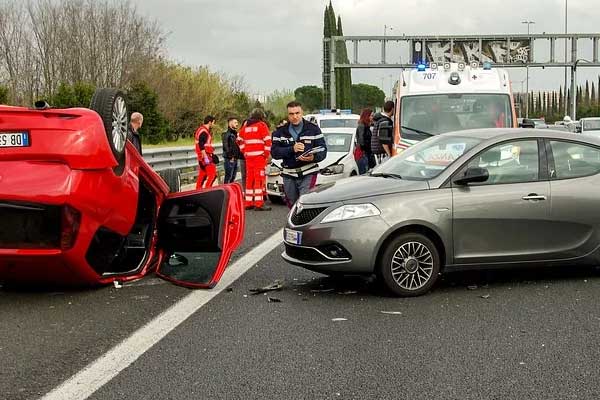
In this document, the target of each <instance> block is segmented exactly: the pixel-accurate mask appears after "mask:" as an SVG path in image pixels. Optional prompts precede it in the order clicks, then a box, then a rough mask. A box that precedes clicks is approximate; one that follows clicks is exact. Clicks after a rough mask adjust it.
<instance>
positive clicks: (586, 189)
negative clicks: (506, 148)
mask: <svg viewBox="0 0 600 400" xmlns="http://www.w3.org/2000/svg"><path fill="white" fill-rule="evenodd" d="M547 151H548V153H549V154H550V170H551V181H550V190H551V192H552V202H551V206H550V219H551V221H552V222H553V224H554V227H555V228H554V230H553V232H554V234H553V237H554V240H555V241H556V245H555V249H556V254H555V257H556V258H559V259H569V258H577V257H582V256H584V255H586V254H588V253H590V252H591V251H593V250H594V249H596V247H597V246H598V243H600V234H599V231H598V227H599V226H600V213H599V212H598V208H599V207H598V204H599V203H600V193H599V191H598V188H599V187H600V173H599V172H600V149H597V148H594V147H590V146H587V145H584V144H580V143H576V142H568V141H547Z"/></svg>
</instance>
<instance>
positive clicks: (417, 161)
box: [372, 135, 482, 180]
mask: <svg viewBox="0 0 600 400" xmlns="http://www.w3.org/2000/svg"><path fill="white" fill-rule="evenodd" d="M481 141H482V139H479V138H476V137H464V136H454V135H451V136H447V135H440V136H434V137H431V138H429V139H426V140H423V141H422V142H419V143H417V144H416V145H414V146H411V147H409V148H408V149H407V150H405V151H403V152H402V153H400V154H399V155H398V156H396V157H392V158H391V159H389V160H388V161H386V162H385V163H383V164H381V165H380V166H379V167H376V168H375V169H374V170H373V172H372V175H390V176H396V177H399V178H402V179H407V180H427V179H432V178H435V177H436V176H438V175H439V174H441V173H442V172H444V171H445V170H446V168H448V167H449V166H450V165H452V163H453V162H454V161H456V159H458V158H459V157H460V156H462V155H463V154H464V153H466V152H467V151H469V150H471V149H472V148H473V147H475V146H476V145H478V144H479V143H481Z"/></svg>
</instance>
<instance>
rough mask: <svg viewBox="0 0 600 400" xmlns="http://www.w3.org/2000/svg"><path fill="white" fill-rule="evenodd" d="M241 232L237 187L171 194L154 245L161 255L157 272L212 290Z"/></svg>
mask: <svg viewBox="0 0 600 400" xmlns="http://www.w3.org/2000/svg"><path fill="white" fill-rule="evenodd" d="M243 233H244V206H243V202H242V191H241V188H240V186H239V185H238V184H233V185H223V186H217V187H214V188H211V189H206V190H202V191H192V192H183V193H174V194H171V195H169V196H168V197H167V198H166V199H165V201H164V202H163V203H162V205H161V208H160V212H159V217H158V243H157V245H158V247H159V248H161V249H162V250H164V252H165V257H164V259H163V262H162V263H161V265H160V266H159V267H158V271H157V274H158V275H159V276H160V277H162V278H164V279H166V280H169V281H171V282H174V283H176V284H178V285H181V286H186V287H191V288H212V287H214V286H215V285H216V284H217V283H218V282H219V280H220V279H221V276H222V275H223V272H224V271H225V267H226V266H227V263H228V262H229V258H230V257H231V253H232V252H233V251H234V250H235V249H236V248H237V247H238V246H239V244H240V243H241V241H242V238H243Z"/></svg>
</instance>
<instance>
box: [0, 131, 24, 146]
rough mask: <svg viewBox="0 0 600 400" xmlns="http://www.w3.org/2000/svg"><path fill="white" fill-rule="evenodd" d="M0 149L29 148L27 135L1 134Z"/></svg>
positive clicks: (16, 133)
mask: <svg viewBox="0 0 600 400" xmlns="http://www.w3.org/2000/svg"><path fill="white" fill-rule="evenodd" d="M0 147H29V133H28V132H1V133H0Z"/></svg>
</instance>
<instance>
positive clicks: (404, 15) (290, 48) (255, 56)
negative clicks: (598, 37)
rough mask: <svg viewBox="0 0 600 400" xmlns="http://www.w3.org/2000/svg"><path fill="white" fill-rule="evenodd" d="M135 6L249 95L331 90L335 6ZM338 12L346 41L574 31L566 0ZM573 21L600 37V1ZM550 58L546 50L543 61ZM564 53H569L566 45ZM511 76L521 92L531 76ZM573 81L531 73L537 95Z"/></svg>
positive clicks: (352, 7) (342, 7)
mask: <svg viewBox="0 0 600 400" xmlns="http://www.w3.org/2000/svg"><path fill="white" fill-rule="evenodd" d="M134 1H135V2H136V4H137V5H138V9H139V11H140V12H142V13H143V14H145V15H147V16H150V17H152V18H155V19H157V20H158V21H159V22H160V23H161V25H162V27H163V28H164V29H165V30H166V31H167V32H169V35H168V41H167V47H168V53H169V56H170V58H172V59H174V60H177V61H179V62H182V63H185V64H188V65H207V66H209V67H210V68H211V69H213V70H215V71H221V72H224V73H227V74H231V75H242V76H244V78H245V81H246V83H247V84H248V86H249V89H250V90H251V91H253V92H255V93H259V94H267V93H270V92H272V91H273V90H275V89H283V88H287V89H294V88H296V87H298V86H301V85H307V84H315V85H319V86H320V85H321V84H322V78H321V74H322V71H321V68H322V59H321V55H322V33H323V11H324V8H325V5H326V4H328V3H329V0H283V1H282V0H169V1H168V2H167V1H164V0H134ZM403 4H404V5H403ZM333 5H334V8H335V11H336V15H341V17H342V23H343V27H344V34H345V35H382V34H383V30H384V25H387V26H391V27H392V28H391V30H388V32H387V33H388V35H393V34H398V35H401V34H403V33H404V34H407V35H434V34H435V35H438V34H439V35H445V34H449V35H453V34H480V35H485V34H503V33H526V32H527V27H526V25H524V24H522V23H521V21H523V20H530V21H535V24H534V25H531V32H532V33H542V32H546V33H562V32H564V29H565V27H564V18H565V14H564V13H565V0H501V1H498V0H493V1H491V0H480V1H471V0H414V1H400V0H334V1H333ZM568 13H569V27H568V29H569V32H570V33H593V32H600V1H599V0H568ZM582 47H583V54H582V56H581V57H584V58H587V57H589V58H591V50H590V49H589V48H588V49H586V48H585V45H582ZM588 47H589V46H588ZM349 50H351V49H349ZM586 51H587V53H586ZM545 52H546V51H545V50H543V49H539V50H538V49H536V58H537V56H541V55H543V53H545ZM557 52H558V54H561V55H562V54H563V50H562V47H557ZM398 53H399V54H400V50H398ZM360 54H361V61H363V60H362V57H363V56H364V57H367V58H368V57H371V62H373V63H375V62H377V60H378V57H379V56H378V55H377V51H376V49H372V48H369V47H367V48H365V49H363V48H362V47H361V53H360ZM391 57H394V54H392V55H391ZM364 61H367V60H364ZM579 70H580V69H578V71H579ZM599 73H600V69H588V70H587V71H582V73H581V74H579V75H580V78H581V80H585V79H586V78H590V79H597V77H598V74H599ZM396 74H397V71H390V70H355V71H354V72H353V82H354V83H358V82H364V83H370V84H374V85H377V86H380V87H382V88H383V89H384V90H385V91H386V92H389V91H390V82H391V80H392V78H391V77H390V75H393V76H395V75H396ZM510 74H511V79H512V80H513V82H515V83H514V88H515V90H519V89H520V85H521V83H520V81H522V80H523V79H524V78H525V72H524V70H519V69H513V70H511V71H510ZM563 79H564V72H563V70H562V69H561V70H556V69H553V70H552V71H548V69H546V70H544V71H542V70H531V71H530V81H529V82H530V89H532V90H537V89H546V88H555V87H556V88H557V87H558V85H560V84H561V83H562V82H563ZM382 85H383V86H382Z"/></svg>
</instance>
